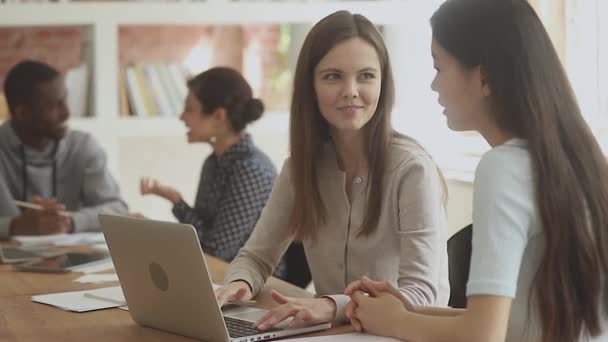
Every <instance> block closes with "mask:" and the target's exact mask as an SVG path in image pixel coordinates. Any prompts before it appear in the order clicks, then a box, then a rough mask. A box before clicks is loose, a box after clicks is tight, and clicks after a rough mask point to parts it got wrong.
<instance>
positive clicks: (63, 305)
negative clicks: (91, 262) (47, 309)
mask: <svg viewBox="0 0 608 342" xmlns="http://www.w3.org/2000/svg"><path fill="white" fill-rule="evenodd" d="M85 293H91V294H94V295H99V296H104V297H105V296H107V297H118V296H119V295H117V293H120V296H122V290H121V289H120V286H114V287H107V288H102V289H96V290H86V291H73V292H61V293H53V294H46V295H38V296H32V301H34V302H37V303H42V304H48V305H52V306H55V307H58V308H60V309H63V310H66V311H75V312H86V311H92V310H99V309H107V308H115V307H119V306H121V304H118V303H113V302H109V301H107V300H101V299H96V298H89V297H86V296H85ZM122 305H124V304H122Z"/></svg>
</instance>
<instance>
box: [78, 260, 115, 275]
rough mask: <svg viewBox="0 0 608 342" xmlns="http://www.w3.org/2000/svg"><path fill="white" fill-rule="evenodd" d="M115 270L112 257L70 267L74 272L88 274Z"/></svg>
mask: <svg viewBox="0 0 608 342" xmlns="http://www.w3.org/2000/svg"><path fill="white" fill-rule="evenodd" d="M108 270H114V264H113V263H112V259H111V258H106V259H102V260H99V261H93V262H89V263H86V264H82V265H78V266H74V267H71V268H70V271H72V272H82V273H86V274H90V273H97V272H103V271H108Z"/></svg>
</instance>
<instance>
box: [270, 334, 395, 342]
mask: <svg viewBox="0 0 608 342" xmlns="http://www.w3.org/2000/svg"><path fill="white" fill-rule="evenodd" d="M282 341H294V342H295V341H298V342H372V341H373V342H399V340H396V339H394V338H388V337H380V336H375V335H369V334H360V333H350V334H340V335H330V336H317V337H305V338H297V339H295V338H294V339H286V340H282Z"/></svg>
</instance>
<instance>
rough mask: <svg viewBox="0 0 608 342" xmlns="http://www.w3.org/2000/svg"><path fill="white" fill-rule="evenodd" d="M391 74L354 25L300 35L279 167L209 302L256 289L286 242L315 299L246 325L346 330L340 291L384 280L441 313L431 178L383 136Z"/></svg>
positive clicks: (407, 142) (439, 223)
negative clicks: (363, 280) (294, 244)
mask: <svg viewBox="0 0 608 342" xmlns="http://www.w3.org/2000/svg"><path fill="white" fill-rule="evenodd" d="M393 98H394V86H393V76H392V72H391V66H390V62H389V57H388V53H387V50H386V46H385V44H384V41H383V39H382V36H381V35H380V32H379V31H378V30H377V29H376V27H375V26H374V25H373V24H372V23H371V22H370V21H369V20H367V19H366V18H365V17H363V16H361V15H358V14H351V13H349V12H346V11H340V12H336V13H334V14H332V15H329V16H328V17H326V18H324V19H323V20H321V21H320V22H319V23H317V24H316V25H315V26H314V27H313V28H312V29H311V31H310V32H309V34H308V35H307V37H306V39H305V41H304V44H303V46H302V49H301V51H300V55H299V57H298V62H297V66H296V72H295V77H294V89H293V97H292V102H291V117H290V157H289V159H288V160H287V161H286V162H285V164H284V166H283V169H282V171H281V174H280V175H279V177H278V180H277V183H276V184H275V186H274V188H273V190H272V193H271V195H270V199H269V200H268V203H267V205H266V207H265V208H264V211H263V212H262V215H261V217H260V220H259V221H258V224H257V225H256V228H255V229H254V232H253V233H252V235H251V238H250V239H249V241H247V243H246V244H245V246H244V247H243V249H241V251H240V252H239V255H238V256H237V257H236V258H235V260H234V261H233V262H232V264H231V265H230V267H229V269H228V271H227V274H226V277H225V285H224V286H223V287H222V288H220V289H218V290H217V292H216V293H217V296H218V300H219V302H220V303H226V302H228V301H232V300H248V299H250V298H252V297H253V296H255V295H256V294H258V293H259V291H260V290H261V289H262V288H263V286H264V283H265V281H266V279H267V278H268V276H269V274H270V272H271V270H272V268H273V267H274V266H275V265H276V263H277V261H278V260H279V258H280V257H281V255H282V254H283V253H284V251H285V249H286V248H287V246H288V245H289V243H290V242H291V241H292V240H293V239H294V238H295V239H299V240H302V242H303V245H304V249H305V251H306V257H307V259H308V264H309V266H310V270H311V273H312V279H313V282H314V285H315V289H316V291H317V294H319V295H321V296H323V297H320V298H314V299H298V298H288V297H285V296H283V295H281V294H279V293H277V292H273V298H274V300H275V301H276V302H278V303H279V304H281V305H279V306H278V307H276V308H275V309H273V310H271V311H270V312H269V313H268V315H267V316H266V317H263V318H262V319H261V320H260V321H259V322H258V323H257V327H258V328H259V329H262V330H264V329H268V328H270V327H272V326H274V325H276V324H277V323H279V322H281V321H283V320H285V319H287V318H288V317H294V320H293V321H292V322H291V325H292V326H299V325H301V324H304V323H320V322H329V321H334V322H335V323H342V322H346V317H345V316H344V310H343V309H344V307H345V305H346V303H347V302H348V300H349V298H348V297H347V296H345V295H343V294H342V293H343V292H344V290H345V288H346V285H347V284H349V283H350V282H351V281H354V280H355V279H359V278H360V277H362V276H363V275H368V276H370V277H372V278H375V279H382V280H388V281H389V282H390V283H391V284H394V285H395V286H397V287H398V288H399V290H400V291H401V293H403V295H404V296H405V297H407V298H408V299H409V300H411V301H412V302H414V303H416V304H418V305H446V304H447V300H448V297H449V285H448V278H447V276H448V274H447V250H446V240H447V239H446V237H447V224H446V218H445V210H444V206H443V204H444V198H445V189H444V187H443V185H444V183H443V178H442V176H441V174H440V172H439V170H438V169H437V166H436V164H435V163H434V162H433V160H432V159H431V157H430V156H429V155H428V153H427V152H426V151H425V150H424V149H422V147H420V145H418V144H417V143H416V142H415V141H414V140H412V139H411V138H408V137H405V136H402V135H400V134H398V133H396V132H395V131H394V130H393V128H392V127H391V111H392V106H393Z"/></svg>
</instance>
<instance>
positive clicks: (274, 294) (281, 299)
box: [270, 290, 289, 304]
mask: <svg viewBox="0 0 608 342" xmlns="http://www.w3.org/2000/svg"><path fill="white" fill-rule="evenodd" d="M270 295H271V296H272V299H273V300H274V301H275V302H277V303H279V304H287V303H289V298H287V297H285V296H283V295H282V294H280V293H278V292H277V291H275V290H272V292H271V293H270Z"/></svg>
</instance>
